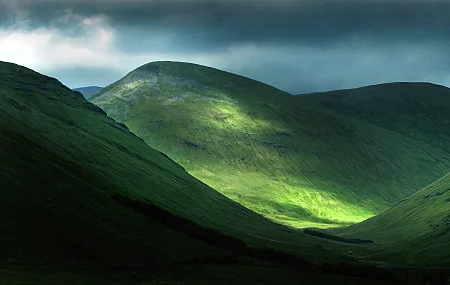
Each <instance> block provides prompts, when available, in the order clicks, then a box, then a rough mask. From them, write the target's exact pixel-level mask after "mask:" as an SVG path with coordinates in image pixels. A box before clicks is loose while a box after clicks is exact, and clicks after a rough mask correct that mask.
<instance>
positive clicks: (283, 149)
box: [91, 62, 450, 227]
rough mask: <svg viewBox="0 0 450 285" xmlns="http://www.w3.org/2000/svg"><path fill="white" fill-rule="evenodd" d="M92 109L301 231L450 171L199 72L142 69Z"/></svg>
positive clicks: (265, 93) (364, 128)
mask: <svg viewBox="0 0 450 285" xmlns="http://www.w3.org/2000/svg"><path fill="white" fill-rule="evenodd" d="M91 101H92V102H93V103H95V104H97V105H98V106H100V107H101V108H102V109H103V110H105V111H106V112H107V113H108V115H109V116H111V117H112V118H114V119H115V120H117V121H119V122H121V123H125V124H126V125H127V126H128V127H129V128H130V130H131V131H132V132H133V133H135V134H136V135H137V136H139V137H141V138H143V139H144V140H145V142H147V143H148V144H149V145H150V146H152V147H154V148H156V149H157V150H159V151H161V152H163V153H166V154H167V155H168V156H169V157H170V158H172V159H173V160H175V161H176V162H178V163H180V164H181V165H182V166H183V167H185V168H186V170H187V171H188V172H189V173H190V174H192V175H193V176H195V177H196V178H198V179H200V180H201V181H203V182H205V183H207V184H208V185H210V186H212V187H213V188H215V189H216V190H218V191H220V192H222V193H223V194H225V195H226V196H228V197H230V198H232V199H233V200H235V201H238V202H239V203H241V204H242V205H244V206H247V207H249V208H250V209H252V210H254V211H256V212H258V213H261V214H263V215H265V216H267V217H270V218H271V219H273V220H276V221H278V222H282V223H284V224H288V225H293V226H296V227H302V226H320V227H329V226H334V225H342V224H349V223H354V222H359V221H361V220H363V219H366V218H369V217H371V216H373V215H374V214H377V213H379V212H381V211H382V210H385V209H387V208H388V207H389V206H390V205H392V204H394V203H396V202H398V201H399V200H400V199H403V198H405V197H407V196H409V195H411V194H412V193H414V192H415V191H418V190H420V189H421V188H423V187H425V186H426V185H427V184H429V183H431V182H432V181H434V180H436V179H438V178H439V177H441V176H442V175H444V174H445V173H447V172H448V169H450V157H449V155H448V154H446V153H444V152H443V151H441V150H438V149H436V148H433V147H430V146H428V145H425V144H424V143H422V142H418V141H415V140H413V139H410V138H407V137H405V136H402V135H400V134H397V133H395V132H392V131H389V130H384V129H382V128H379V127H376V126H373V125H370V124H367V123H364V122H360V121H359V120H357V119H353V118H349V117H347V116H343V115H338V114H335V113H333V112H330V111H327V110H326V109H324V108H321V107H318V106H315V105H314V104H312V103H309V102H308V101H307V99H306V98H304V97H302V96H292V95H290V94H288V93H285V92H283V91H280V90H278V89H276V88H273V87H271V86H268V85H266V84H263V83H261V82H258V81H254V80H251V79H249V78H245V77H242V76H238V75H234V74H230V73H227V72H223V71H220V70H217V69H213V68H208V67H204V66H199V65H195V64H188V63H177V62H155V63H150V64H146V65H143V66H141V67H140V68H137V69H136V70H134V71H132V72H130V73H129V74H128V75H126V76H125V77H124V78H122V79H121V80H119V81H118V82H116V83H114V84H111V85H110V86H108V87H106V88H105V89H104V90H103V91H102V92H100V93H99V94H97V95H96V96H94V97H93V98H92V99H91Z"/></svg>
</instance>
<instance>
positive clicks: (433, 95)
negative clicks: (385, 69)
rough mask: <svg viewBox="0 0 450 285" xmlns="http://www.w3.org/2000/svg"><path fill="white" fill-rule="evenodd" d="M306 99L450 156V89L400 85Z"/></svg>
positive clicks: (343, 91) (322, 94)
mask: <svg viewBox="0 0 450 285" xmlns="http://www.w3.org/2000/svg"><path fill="white" fill-rule="evenodd" d="M305 98H307V99H308V100H309V101H310V102H313V103H315V104H318V105H320V106H323V107H326V108H329V109H330V110H333V111H338V112H340V113H342V114H345V115H348V116H352V117H355V118H358V119H360V120H362V121H365V122H369V123H371V124H374V125H377V126H380V127H382V128H385V129H389V130H393V131H396V132H398V133H401V134H403V135H405V136H408V137H410V138H413V139H416V140H419V141H423V142H425V143H427V144H429V145H431V146H434V147H437V148H440V149H442V150H444V151H446V152H450V113H449V112H448V110H449V109H450V88H447V87H444V86H440V85H435V84H430V83H401V82H397V83H388V84H380V85H373V86H367V87H361V88H355V89H349V90H338V91H331V92H322V93H313V94H308V95H307V96H306V97H305Z"/></svg>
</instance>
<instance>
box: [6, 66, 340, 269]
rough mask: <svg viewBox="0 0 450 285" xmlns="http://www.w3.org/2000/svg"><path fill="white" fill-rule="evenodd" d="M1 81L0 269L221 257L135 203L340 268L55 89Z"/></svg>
mask: <svg viewBox="0 0 450 285" xmlns="http://www.w3.org/2000/svg"><path fill="white" fill-rule="evenodd" d="M0 78H1V81H0V82H1V83H0V138H1V139H0V161H1V163H0V191H1V194H2V198H1V199H0V209H1V210H0V223H1V225H2V231H1V232H2V234H1V235H0V264H4V263H5V262H8V261H10V262H14V263H20V264H23V265H61V266H63V265H67V264H71V263H76V264H83V266H85V265H87V264H95V265H102V264H109V265H111V264H113V265H126V264H130V263H132V264H134V265H136V264H142V263H143V264H148V263H152V264H154V263H156V264H165V263H168V262H170V263H172V262H179V261H187V260H192V259H194V258H197V257H198V258H203V257H205V256H206V257H207V256H217V255H219V256H221V255H223V254H225V253H226V249H227V247H226V245H227V244H228V243H227V244H225V246H224V245H223V244H222V245H221V246H215V245H214V244H212V245H211V244H210V243H207V242H204V241H203V240H202V241H201V240H199V239H197V238H195V237H193V236H192V235H189V234H187V233H186V232H185V230H184V228H183V227H181V226H177V227H169V226H167V225H166V224H165V222H167V218H165V216H164V215H163V219H162V220H163V222H162V223H161V222H158V219H157V218H158V215H156V214H155V211H154V210H152V211H151V212H149V210H148V207H145V208H144V209H142V207H143V206H142V205H140V204H136V203H138V202H146V203H151V204H155V205H157V206H158V207H160V208H162V209H165V210H166V211H170V212H171V213H174V214H176V215H179V216H182V217H185V218H188V219H191V220H193V221H195V222H196V223H198V224H200V225H202V226H203V227H208V228H214V229H216V230H219V231H221V232H223V233H226V234H227V235H232V236H235V237H239V238H242V239H244V240H245V241H246V242H247V243H248V245H250V246H261V245H264V246H266V247H275V248H278V249H282V250H285V251H287V252H291V253H295V254H298V255H300V256H304V257H309V258H311V259H314V260H323V259H331V260H334V259H335V258H337V259H338V256H337V255H335V254H334V253H333V251H332V248H331V247H328V246H327V247H328V248H323V249H317V248H314V247H313V246H312V245H314V244H316V243H317V239H315V238H312V237H309V236H306V235H304V234H303V233H300V232H299V231H294V230H290V229H287V228H285V227H282V226H280V225H277V224H275V223H273V222H271V221H269V220H267V219H265V218H263V217H262V216H260V215H257V214H255V213H253V212H252V211H250V210H248V209H246V208H244V207H242V206H241V205H239V204H238V203H236V202H233V201H232V200H230V199H228V198H226V197H225V196H223V195H222V194H220V193H218V192H217V191H215V190H213V189H211V188H210V187H208V186H207V185H205V184H203V183H201V182H200V181H198V180H196V179H195V178H193V177H192V176H190V175H189V174H188V173H187V172H185V171H184V170H183V168H182V167H180V166H179V165H178V164H176V163H174V162H173V161H171V160H170V159H168V158H167V157H166V156H165V155H163V154H161V153H160V152H158V151H156V150H154V149H152V148H150V147H149V146H148V145H147V144H145V143H144V142H143V141H142V140H141V139H139V138H138V137H136V136H135V135H134V134H132V133H131V132H129V131H128V129H127V128H126V127H125V126H124V125H121V124H119V123H116V122H115V121H114V120H112V119H111V118H109V117H107V116H106V114H105V113H104V112H103V111H102V110H101V109H100V108H98V107H97V106H95V105H93V104H91V103H89V102H87V101H86V100H84V99H83V97H82V95H81V94H80V93H78V92H73V91H71V90H70V89H69V88H67V87H65V86H63V85H62V84H61V83H59V82H58V81H57V80H56V79H54V78H50V77H46V76H43V75H40V74H38V73H36V72H34V71H32V70H29V69H26V68H24V67H20V66H17V65H14V64H9V63H2V62H0ZM121 197H129V198H128V199H130V200H129V201H128V202H127V200H124V199H123V198H121ZM135 204H136V205H137V206H136V205H135ZM130 205H131V206H133V205H134V206H136V207H138V208H140V209H141V210H140V212H146V213H150V214H151V215H150V219H148V217H146V216H144V215H142V214H141V213H139V212H138V211H135V210H133V209H132V208H130ZM134 206H133V208H135V207H134ZM159 215H160V214H159ZM185 228H186V226H185ZM187 228H188V229H192V227H189V226H188V227H187ZM194 230H195V229H194ZM208 234H209V233H208ZM204 238H205V236H204V235H200V239H204ZM216 240H217V239H213V241H214V242H216ZM214 242H213V243H214ZM321 243H322V244H324V243H323V242H321ZM326 244H328V245H332V243H325V245H326ZM334 248H339V245H336V246H334ZM337 259H336V260H337Z"/></svg>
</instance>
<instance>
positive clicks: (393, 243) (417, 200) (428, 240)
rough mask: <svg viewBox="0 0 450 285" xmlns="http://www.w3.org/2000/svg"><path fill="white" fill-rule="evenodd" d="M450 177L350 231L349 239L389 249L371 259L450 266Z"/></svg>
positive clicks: (440, 180)
mask: <svg viewBox="0 0 450 285" xmlns="http://www.w3.org/2000/svg"><path fill="white" fill-rule="evenodd" d="M449 209H450V174H447V175H446V176H444V177H442V178H441V179H439V180H437V181H435V182H433V183H432V184H430V185H429V186H427V187H425V188H424V189H422V190H420V191H419V192H417V193H415V194H414V195H412V196H411V197H408V198H407V199H404V200H402V201H401V202H399V203H398V204H397V205H395V206H394V207H392V208H390V209H389V210H387V211H386V212H384V213H382V214H380V215H378V216H375V217H373V218H371V219H368V220H366V221H364V222H362V223H360V224H356V225H353V226H350V227H349V228H345V229H339V230H335V233H340V234H344V235H345V236H350V237H351V236H357V237H364V238H370V239H372V240H375V242H379V243H384V244H385V245H386V248H385V249H384V250H382V251H380V252H378V253H377V254H375V255H374V256H372V257H371V258H373V259H376V258H379V259H383V258H386V257H389V258H390V260H391V262H397V263H398V264H408V263H409V264H415V265H418V264H430V265H436V266H450V250H449V244H450V210H449Z"/></svg>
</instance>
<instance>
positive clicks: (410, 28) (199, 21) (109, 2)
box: [18, 0, 450, 51]
mask: <svg viewBox="0 0 450 285" xmlns="http://www.w3.org/2000/svg"><path fill="white" fill-rule="evenodd" d="M18 2H19V3H20V2H21V3H23V4H22V6H23V7H26V8H28V9H29V10H30V11H32V12H31V13H30V15H29V18H30V19H31V20H32V22H33V23H37V24H39V23H41V24H44V23H50V20H52V19H54V18H55V17H57V16H58V14H60V13H61V11H63V10H65V9H68V8H70V9H72V11H73V12H74V13H76V14H81V15H85V16H91V15H95V14H104V15H106V16H107V17H109V18H110V19H111V21H112V23H113V25H115V26H116V27H117V28H118V29H119V30H123V31H124V32H128V33H122V34H120V37H122V39H123V41H122V48H128V49H130V50H133V51H139V50H145V49H146V48H147V47H146V46H145V45H146V44H151V41H152V39H151V38H149V37H147V35H150V36H151V34H152V32H157V33H158V34H161V33H169V34H171V35H174V37H175V38H176V40H175V42H174V44H177V43H178V44H180V45H186V46H183V47H182V48H184V49H189V48H192V49H193V50H197V51H200V50H210V49H216V48H217V49H221V48H224V47H227V46H230V45H233V44H236V43H241V42H251V43H273V42H277V43H278V44H304V45H330V44H333V43H336V42H340V41H345V40H349V39H351V40H359V41H375V40H376V41H388V42H389V41H395V42H398V41H404V40H408V39H409V40H411V41H423V40H424V39H426V40H430V41H440V40H442V39H443V37H449V38H450V33H449V31H450V29H449V27H450V17H449V15H450V1H436V0H435V1H433V0H421V1H417V0H416V1H414V0H412V1H404V0H403V1H398V0H397V1H395V0H389V1H387V0H386V1H384V0H346V1H339V0H314V1H313V0H308V1H302V0H299V1H283V0H277V1H275V0H273V1H267V0H266V1H254V0H247V1H245V0H244V1H214V0H198V1H193V0H191V1H189V0H185V1H170V0H169V1H168V0H149V1H144V0H140V1H139V0H127V1H125V0H123V1H119V0H96V1H87V0H86V1H83V0H72V1H39V0H37V1H20V0H18ZM137 37H142V38H141V39H140V43H141V44H140V45H136V44H134V41H130V39H136V38H137ZM171 48H173V47H171Z"/></svg>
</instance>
